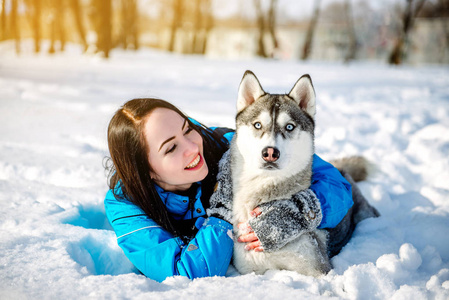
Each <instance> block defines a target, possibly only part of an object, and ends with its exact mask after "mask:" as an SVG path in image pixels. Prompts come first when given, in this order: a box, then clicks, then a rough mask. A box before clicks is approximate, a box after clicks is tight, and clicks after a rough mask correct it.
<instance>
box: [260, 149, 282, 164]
mask: <svg viewBox="0 0 449 300" xmlns="http://www.w3.org/2000/svg"><path fill="white" fill-rule="evenodd" d="M280 156H281V151H279V149H278V148H276V147H265V148H263V149H262V158H263V160H264V161H266V162H269V163H273V162H275V161H277V160H278V159H279V157H280Z"/></svg>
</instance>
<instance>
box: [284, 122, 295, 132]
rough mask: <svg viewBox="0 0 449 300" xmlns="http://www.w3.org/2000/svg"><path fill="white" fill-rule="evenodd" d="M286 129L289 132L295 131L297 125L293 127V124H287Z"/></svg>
mask: <svg viewBox="0 0 449 300" xmlns="http://www.w3.org/2000/svg"><path fill="white" fill-rule="evenodd" d="M285 129H286V130H287V131H292V130H293V129H295V125H293V124H287V125H285Z"/></svg>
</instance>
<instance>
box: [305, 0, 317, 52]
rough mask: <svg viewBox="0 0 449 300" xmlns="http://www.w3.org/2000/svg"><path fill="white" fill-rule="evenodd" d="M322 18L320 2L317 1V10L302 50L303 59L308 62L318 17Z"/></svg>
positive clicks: (314, 12)
mask: <svg viewBox="0 0 449 300" xmlns="http://www.w3.org/2000/svg"><path fill="white" fill-rule="evenodd" d="M319 16H320V0H315V8H314V10H313V16H312V19H310V22H309V27H308V28H307V34H306V39H305V41H304V46H303V48H302V54H301V59H302V60H306V59H308V58H309V56H310V53H311V52H312V43H313V36H314V35H315V28H316V24H317V23H318V17H319Z"/></svg>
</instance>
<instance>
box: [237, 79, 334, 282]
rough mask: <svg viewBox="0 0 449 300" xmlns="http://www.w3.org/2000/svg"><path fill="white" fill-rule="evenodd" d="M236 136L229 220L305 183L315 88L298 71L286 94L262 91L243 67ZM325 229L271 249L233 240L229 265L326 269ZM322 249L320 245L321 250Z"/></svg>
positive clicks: (242, 218)
mask: <svg viewBox="0 0 449 300" xmlns="http://www.w3.org/2000/svg"><path fill="white" fill-rule="evenodd" d="M237 111H238V114H237V117H236V137H235V138H234V140H233V142H232V145H231V169H232V182H233V226H234V231H235V233H236V236H240V234H242V232H239V226H238V225H239V223H242V222H247V221H248V220H249V218H250V212H251V211H252V210H253V209H254V208H256V207H257V206H259V205H260V204H262V203H265V202H269V201H276V200H280V199H290V198H291V197H292V196H293V195H294V194H295V193H297V192H299V191H301V190H304V189H307V188H308V187H309V186H310V183H311V166H312V159H313V153H314V145H313V131H314V121H313V116H314V114H315V93H314V90H313V86H312V83H311V80H310V77H308V76H303V77H301V78H300V79H299V80H298V82H297V83H296V84H295V86H294V87H293V89H292V91H291V92H290V93H289V94H287V95H272V94H267V93H265V92H264V91H263V89H262V87H261V86H260V84H259V82H258V80H257V78H256V77H255V76H254V74H253V73H251V72H249V71H247V72H246V73H245V75H244V77H243V79H242V83H241V84H240V88H239V98H238V102H237ZM325 245H326V233H325V232H323V231H320V230H315V231H312V232H309V233H305V234H302V235H301V236H299V237H297V238H296V239H295V240H293V241H291V242H289V243H288V244H286V245H285V246H284V247H282V248H281V249H279V250H278V251H275V252H270V253H268V252H265V251H264V252H255V251H247V250H245V249H244V247H245V244H244V243H238V242H235V246H234V265H235V267H236V268H237V270H238V271H239V272H240V273H249V272H255V273H257V274H262V273H264V272H265V271H267V270H270V269H283V270H293V271H297V272H299V273H302V274H305V275H313V276H318V275H321V274H323V273H326V272H327V271H328V270H329V269H330V264H329V260H328V257H327V254H326V253H323V249H325V248H326V247H325ZM324 252H325V251H324Z"/></svg>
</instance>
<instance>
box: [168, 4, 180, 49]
mask: <svg viewBox="0 0 449 300" xmlns="http://www.w3.org/2000/svg"><path fill="white" fill-rule="evenodd" d="M182 9H183V7H182V0H173V6H172V10H173V20H172V25H171V31H170V43H169V45H168V51H170V52H173V51H174V50H175V42H176V33H177V31H178V29H179V27H180V26H181V17H182Z"/></svg>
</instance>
